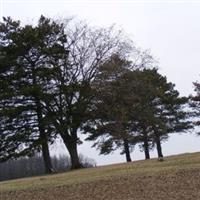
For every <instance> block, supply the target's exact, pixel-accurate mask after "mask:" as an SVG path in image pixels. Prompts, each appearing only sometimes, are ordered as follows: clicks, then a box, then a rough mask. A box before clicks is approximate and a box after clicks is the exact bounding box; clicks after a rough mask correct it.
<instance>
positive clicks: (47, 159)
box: [42, 139, 54, 174]
mask: <svg viewBox="0 0 200 200" xmlns="http://www.w3.org/2000/svg"><path fill="white" fill-rule="evenodd" d="M42 156H43V161H44V167H45V173H46V174H51V173H53V172H54V170H53V166H52V163H51V157H50V153H49V146H48V142H47V139H43V140H42Z"/></svg>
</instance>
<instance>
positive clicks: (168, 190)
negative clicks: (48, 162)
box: [0, 153, 200, 200]
mask: <svg viewBox="0 0 200 200" xmlns="http://www.w3.org/2000/svg"><path fill="white" fill-rule="evenodd" d="M40 199H41V200H92V199H95V200H104V199H105V200H114V199H115V200H131V199H132V200H172V199H173V200H200V153H193V154H184V155H179V156H171V157H168V158H166V159H165V161H164V162H158V161H157V160H156V159H152V160H149V161H137V162H132V163H128V164H117V165H109V166H104V167H97V168H93V169H82V170H77V171H72V172H67V173H63V174H55V175H51V176H41V177H34V178H26V179H18V180H13V181H6V182H1V183H0V200H40Z"/></svg>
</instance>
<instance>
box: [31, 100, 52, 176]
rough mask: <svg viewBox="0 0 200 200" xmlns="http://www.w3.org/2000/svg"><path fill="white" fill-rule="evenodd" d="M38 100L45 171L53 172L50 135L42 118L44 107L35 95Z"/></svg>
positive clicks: (39, 126)
mask: <svg viewBox="0 0 200 200" xmlns="http://www.w3.org/2000/svg"><path fill="white" fill-rule="evenodd" d="M35 100H36V107H37V108H36V109H37V110H36V111H37V117H38V128H39V132H40V142H41V146H42V156H43V161H44V167H45V173H47V174H50V173H53V172H54V170H53V166H52V163H51V157H50V153H49V146H48V136H47V135H46V133H45V128H44V126H43V118H42V108H41V105H40V102H39V100H38V99H37V97H35Z"/></svg>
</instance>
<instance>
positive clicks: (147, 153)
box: [144, 135, 150, 160]
mask: <svg viewBox="0 0 200 200" xmlns="http://www.w3.org/2000/svg"><path fill="white" fill-rule="evenodd" d="M144 153H145V159H146V160H148V159H150V154H149V143H148V139H147V136H146V135H145V136H144Z"/></svg>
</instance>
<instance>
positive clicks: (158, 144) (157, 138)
mask: <svg viewBox="0 0 200 200" xmlns="http://www.w3.org/2000/svg"><path fill="white" fill-rule="evenodd" d="M156 147H157V152H158V158H163V153H162V147H161V142H160V137H159V136H156Z"/></svg>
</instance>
